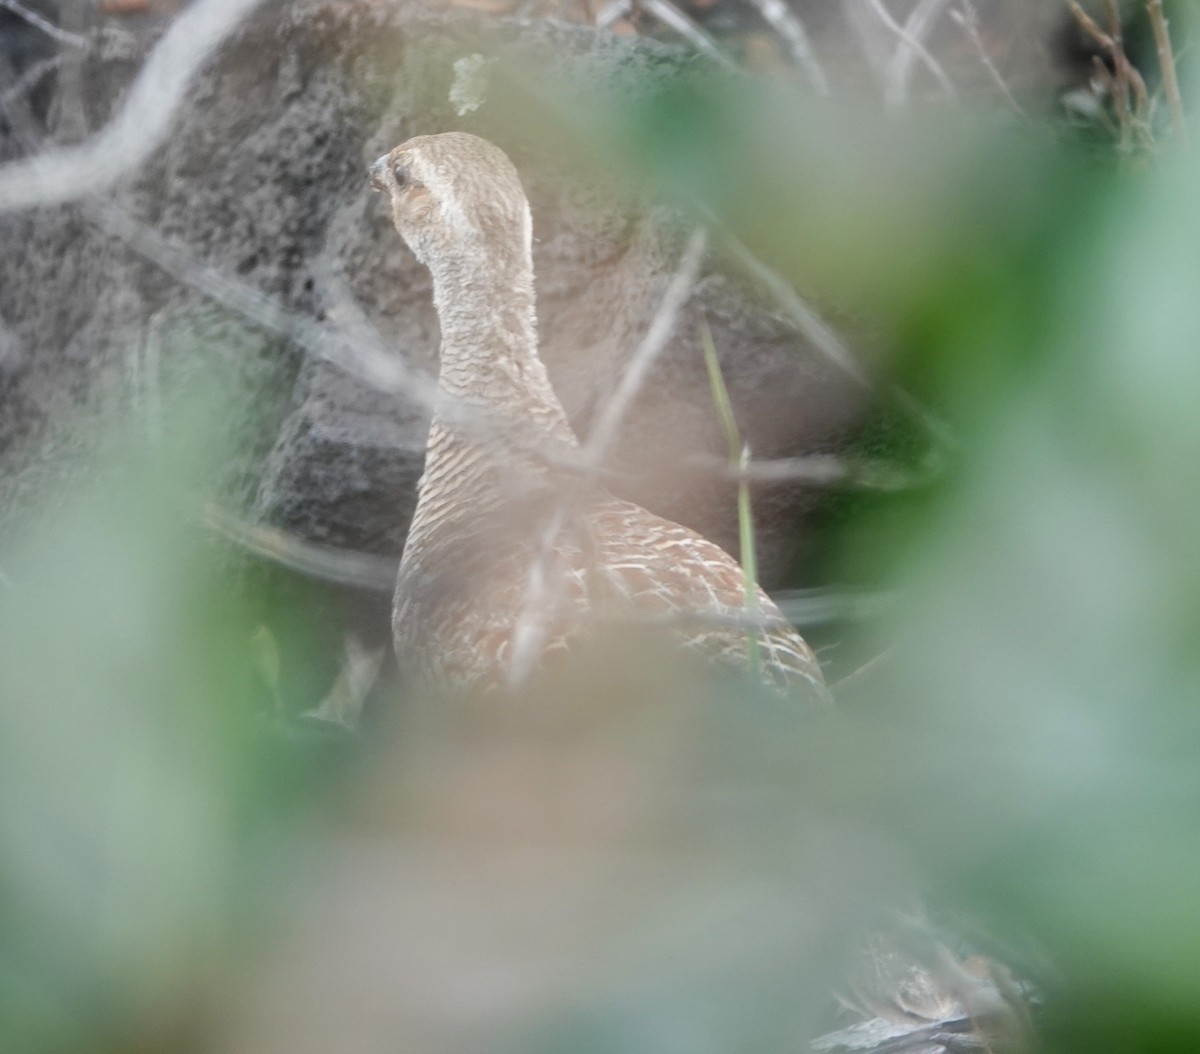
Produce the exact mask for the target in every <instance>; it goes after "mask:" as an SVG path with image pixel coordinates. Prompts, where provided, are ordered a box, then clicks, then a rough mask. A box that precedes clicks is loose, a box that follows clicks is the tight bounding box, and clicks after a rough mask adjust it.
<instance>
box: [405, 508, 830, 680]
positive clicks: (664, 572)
mask: <svg viewBox="0 0 1200 1054" xmlns="http://www.w3.org/2000/svg"><path fill="white" fill-rule="evenodd" d="M554 497H561V493H560V494H559V495H555V496H554ZM554 497H552V496H551V495H549V494H547V496H546V500H545V501H544V502H525V503H523V505H522V508H521V511H522V512H524V513H527V514H528V513H532V515H530V516H526V517H522V518H520V519H519V518H517V517H515V516H513V517H503V516H498V515H496V511H495V510H494V509H492V510H489V513H490V515H489V516H487V517H480V516H478V515H477V514H474V513H473V511H472V508H471V502H470V498H469V495H466V494H464V495H461V498H462V503H461V505H459V507H458V508H455V507H454V503H450V504H447V503H446V502H445V499H444V498H443V500H442V501H441V503H440V507H441V508H442V509H443V510H445V511H444V519H443V521H442V522H441V523H440V524H435V525H432V526H428V525H427V529H426V531H425V535H424V540H423V544H422V545H421V549H422V550H423V551H421V552H417V553H413V554H412V555H411V557H410V558H408V559H407V560H406V566H405V568H404V569H403V570H402V572H401V576H400V579H399V582H398V584H397V595H396V608H395V624H394V628H395V635H396V641H397V647H398V651H399V655H400V658H401V662H402V663H404V664H405V665H407V666H408V667H409V668H410V669H411V670H412V671H413V672H417V673H419V674H421V675H423V676H425V677H429V678H432V679H433V680H435V681H436V682H438V683H441V684H444V685H449V686H452V687H456V688H461V689H480V688H491V687H497V686H500V685H502V684H504V683H506V682H509V683H511V681H512V679H513V678H514V676H519V675H520V673H521V670H522V668H523V667H526V666H528V665H529V663H530V661H531V660H532V662H533V663H534V664H539V663H542V662H545V661H546V660H547V659H548V658H550V657H552V656H557V655H561V654H563V653H564V652H566V651H567V650H568V649H569V647H570V645H571V644H572V643H573V642H575V641H578V640H580V639H582V638H586V637H588V636H590V635H592V634H594V633H595V632H596V631H597V630H599V629H602V628H604V627H628V626H646V627H648V628H649V627H653V628H655V629H657V630H658V631H659V632H660V633H662V634H664V635H665V636H668V637H669V638H670V639H671V640H673V641H674V642H675V643H677V644H678V645H679V646H681V647H682V648H684V649H685V650H687V651H690V652H694V653H698V654H701V655H703V656H704V657H705V658H706V659H708V660H710V661H712V662H714V663H716V664H719V665H722V666H727V667H735V668H742V669H747V668H750V667H751V666H752V664H753V663H754V662H755V657H756V658H757V665H758V669H759V671H760V672H761V675H762V678H763V680H764V681H765V682H766V683H767V684H768V685H770V686H772V687H774V688H777V689H780V690H786V691H798V692H802V693H805V694H806V695H808V696H809V697H811V698H813V699H816V700H818V701H820V702H824V701H826V698H827V695H826V689H825V686H824V680H823V678H822V676H821V671H820V666H819V664H818V663H817V659H816V657H815V655H814V654H813V652H812V649H811V648H809V646H808V644H807V643H806V642H805V641H804V639H803V638H802V637H801V636H800V634H799V633H797V632H796V630H795V629H794V628H793V627H792V626H791V625H790V624H789V623H788V622H787V620H786V619H785V618H784V616H783V614H782V612H780V610H779V608H778V607H777V606H776V605H775V604H774V602H773V601H772V600H771V599H770V597H768V596H767V594H766V593H765V592H763V591H762V590H761V589H759V588H758V587H757V586H755V587H754V593H753V602H752V604H748V603H747V600H748V598H747V594H746V580H745V575H744V573H743V571H742V568H741V567H740V566H739V565H738V563H737V562H736V561H735V560H733V558H732V557H730V556H729V554H728V553H726V552H725V551H724V550H723V549H721V548H720V547H719V546H718V545H716V544H714V543H713V542H710V541H708V540H707V539H706V538H704V537H702V536H701V535H699V534H697V533H696V532H695V531H692V530H690V529H689V528H687V527H684V526H681V525H680V524H677V523H673V522H671V521H670V520H665V519H663V518H662V517H660V516H656V515H654V514H653V513H651V512H648V511H647V510H646V509H644V508H642V507H641V506H639V505H634V504H632V503H630V502H625V501H620V500H617V499H615V498H612V497H611V496H608V495H607V494H603V493H594V494H593V495H590V496H589V497H588V498H587V499H586V500H584V501H582V502H576V503H574V504H573V505H571V506H570V507H564V505H563V504H562V503H561V502H556V501H555V500H554ZM530 648H532V649H534V653H533V654H528V653H527V652H528V649H530ZM523 649H524V650H525V652H526V653H525V654H523Z"/></svg>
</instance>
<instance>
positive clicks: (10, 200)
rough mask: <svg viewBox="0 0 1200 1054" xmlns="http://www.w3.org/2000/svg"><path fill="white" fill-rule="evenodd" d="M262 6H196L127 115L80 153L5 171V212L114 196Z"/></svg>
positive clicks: (147, 70)
mask: <svg viewBox="0 0 1200 1054" xmlns="http://www.w3.org/2000/svg"><path fill="white" fill-rule="evenodd" d="M261 2H262V0H196V2H195V3H194V4H192V6H191V7H189V8H187V9H186V10H185V11H184V13H183V14H181V15H180V16H179V17H178V18H177V19H176V20H175V21H174V23H173V24H172V25H171V28H170V29H168V30H167V32H166V33H165V34H163V37H162V39H161V40H159V42H158V43H157V44H156V45H155V46H154V50H153V51H152V52H151V53H150V57H149V58H148V59H147V60H146V63H145V65H144V66H143V67H142V70H141V72H140V73H139V74H138V76H137V79H136V80H135V81H134V82H133V86H132V87H131V88H130V90H129V95H128V98H127V99H126V101H125V103H124V105H123V106H122V107H121V109H120V111H119V112H118V113H117V115H116V117H114V118H113V119H112V120H111V121H110V122H109V123H108V125H107V126H106V127H105V128H103V129H102V130H101V131H100V132H98V133H96V134H95V135H93V136H91V137H90V138H88V139H87V140H85V141H84V142H82V143H80V144H78V145H77V146H67V147H60V148H58V149H52V150H48V151H46V152H45V153H42V154H38V155H36V156H34V157H27V158H22V159H21V160H19V161H13V162H10V163H9V164H7V165H5V166H4V167H2V168H0V210H15V209H27V208H32V207H34V206H39V205H60V204H62V203H64V202H68V201H73V200H75V199H77V198H81V197H84V196H86V195H90V194H96V193H98V192H100V191H104V190H107V189H108V188H109V187H111V186H112V185H113V184H114V183H116V182H117V180H119V179H121V178H122V177H123V176H126V175H128V174H129V173H131V172H133V171H135V170H136V169H137V168H138V167H139V166H140V165H141V164H142V163H143V162H145V161H146V160H147V159H148V158H149V157H150V155H151V154H152V153H153V151H154V149H155V148H156V147H157V146H158V145H159V144H160V143H161V142H162V141H163V140H164V139H165V138H166V137H167V134H168V132H169V131H170V127H171V119H172V118H173V116H174V114H175V110H176V108H177V107H178V106H179V103H180V101H181V100H182V99H183V96H184V92H185V91H186V90H187V87H188V85H189V84H190V83H191V80H192V78H193V77H194V76H195V75H196V73H197V72H198V71H199V70H200V68H201V66H203V64H204V62H205V61H206V60H207V59H208V57H209V56H210V55H211V54H212V52H213V51H214V50H216V48H217V46H218V45H219V44H220V43H221V42H222V41H223V40H224V39H225V38H226V37H227V36H228V35H229V34H230V33H231V32H233V30H234V29H235V28H236V27H237V25H238V24H239V23H240V22H241V20H242V19H244V18H245V17H246V16H247V15H248V14H249V13H250V12H251V11H252V10H253V9H254V8H255V7H256V6H258V4H260V3H261Z"/></svg>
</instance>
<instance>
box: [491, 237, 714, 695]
mask: <svg viewBox="0 0 1200 1054" xmlns="http://www.w3.org/2000/svg"><path fill="white" fill-rule="evenodd" d="M707 245H708V236H707V234H706V232H705V230H704V228H703V227H697V228H696V230H695V231H693V232H692V236H691V238H689V239H688V243H687V245H686V246H685V248H684V250H683V254H682V255H681V257H680V261H679V266H678V267H677V268H676V270H675V274H674V275H673V276H672V277H671V281H670V282H669V283H668V284H667V289H666V292H664V294H663V297H662V300H660V301H659V305H658V308H657V310H656V311H655V313H654V318H653V319H652V320H651V323H650V327H649V329H647V331H646V335H645V336H644V337H643V338H642V342H641V343H640V344H639V345H638V347H637V349H636V350H635V351H634V353H633V355H631V356H630V358H629V362H628V363H627V365H626V367H625V372H624V373H623V374H622V375H621V380H620V381H619V382H618V384H617V387H616V389H615V390H614V391H613V393H612V395H611V396H610V397H609V399H608V401H607V402H606V403H605V405H604V408H603V410H601V412H600V416H599V418H598V419H597V421H596V425H595V427H594V428H593V429H592V433H591V435H590V436H589V437H588V441H587V443H586V444H585V445H584V447H583V462H584V464H588V465H592V466H594V467H595V468H596V469H597V470H598V469H599V467H600V465H601V464H602V462H603V461H604V458H605V456H606V455H607V454H608V452H609V450H610V449H611V447H612V444H613V441H614V440H615V439H616V436H617V431H618V430H619V428H620V426H621V422H622V421H623V420H624V418H625V414H626V412H627V411H628V409H629V407H630V405H631V404H632V403H633V400H634V399H635V398H637V395H638V392H640V391H641V390H642V385H643V384H644V383H645V381H646V378H647V376H649V373H650V370H651V368H652V367H653V365H654V363H655V362H656V361H657V360H658V357H659V356H660V355H661V354H662V352H663V349H664V348H665V347H666V346H667V341H669V340H670V339H671V335H672V334H673V333H674V332H675V325H676V322H677V321H678V318H679V312H680V311H681V310H682V308H683V305H684V304H685V303H686V302H687V299H688V297H689V296H691V293H692V287H693V286H694V285H695V284H696V277H697V275H698V274H699V272H700V265H701V263H702V262H703V260H704V251H705V249H706V247H707ZM590 483H591V480H590V479H588V478H586V477H581V478H580V479H579V480H577V482H576V486H574V487H565V488H563V490H562V492H561V494H560V501H559V503H558V507H557V508H556V509H555V512H554V515H553V516H551V517H550V519H549V520H548V521H547V523H546V525H545V527H544V529H543V531H542V533H541V535H540V536H539V538H538V544H537V547H536V551H535V553H534V557H533V560H532V561H531V562H530V566H529V575H528V580H527V582H526V586H525V599H524V602H523V603H522V606H521V614H520V615H519V616H518V618H517V622H516V624H515V626H514V628H513V634H512V653H511V661H510V663H509V669H508V683H509V686H510V687H516V686H517V685H520V684H522V683H524V681H525V680H526V678H528V677H529V675H530V674H531V673H532V672H533V670H534V669H535V667H536V666H537V663H538V660H539V658H540V656H541V654H542V651H543V649H544V647H545V644H546V636H547V633H548V631H549V626H550V623H551V621H552V619H553V617H554V614H555V612H556V611H557V609H558V605H559V602H560V600H561V595H562V590H561V589H559V588H556V587H557V586H561V585H562V584H563V582H564V575H565V568H564V567H563V566H562V558H561V555H559V556H558V557H557V558H556V553H557V552H558V550H559V549H560V548H561V546H560V545H559V540H560V537H561V534H562V531H563V528H564V527H565V526H566V523H567V513H568V510H569V509H570V507H571V506H572V505H573V504H574V502H575V501H576V499H577V498H578V497H579V496H580V495H581V494H582V493H583V492H584V491H585V490H586V489H587V487H588V486H589V485H590Z"/></svg>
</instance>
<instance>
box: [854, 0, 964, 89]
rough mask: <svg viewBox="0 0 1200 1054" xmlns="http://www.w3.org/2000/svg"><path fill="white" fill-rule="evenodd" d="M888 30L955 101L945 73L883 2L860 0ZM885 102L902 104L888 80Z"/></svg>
mask: <svg viewBox="0 0 1200 1054" xmlns="http://www.w3.org/2000/svg"><path fill="white" fill-rule="evenodd" d="M860 2H861V3H862V4H864V5H865V6H866V7H867V8H868V9H869V10H871V11H872V12H873V13H874V14H875V16H876V17H877V18H878V19H879V21H881V22H882V23H883V24H884V25H885V26H887V28H888V29H890V30H891V31H892V32H893V33H895V34H896V36H897V37H899V38H900V40H901V42H902V43H903V44H904V45H905V46H906V47H908V48H911V49H912V51H913V52H914V54H916V56H917V57H918V58H919V59H920V60H921V62H922V63H924V65H925V67H926V68H927V69H928V70H929V72H930V73H932V74H933V76H934V78H935V79H936V80H937V82H938V83H939V84H940V85H941V86H942V90H943V91H944V92H945V93H946V95H947V97H948V98H951V99H957V98H958V92H956V91H955V90H954V85H953V84H952V83H951V82H950V78H949V77H947V76H946V71H945V70H944V69H942V67H941V64H940V63H939V62H938V60H937V59H935V58H934V57H933V56H932V55H931V54H929V51H928V49H927V48H926V47H925V45H924V44H923V43H921V41H920V40H919V39H917V38H916V37H914V36H913V35H912V33H911V32H909V30H908V28H907V27H906V26H902V25H900V23H899V22H897V21H896V20H895V19H894V18H893V17H892V13H891V12H890V11H889V10H888V9H887V6H886V5H885V4H884V2H883V0H860ZM884 99H885V101H886V102H887V103H888V104H889V105H892V106H898V105H900V103H902V102H903V101H904V100H903V96H897V95H896V86H895V83H894V82H893V81H892V80H891V79H890V78H889V79H888V81H887V82H886V83H885V91H884Z"/></svg>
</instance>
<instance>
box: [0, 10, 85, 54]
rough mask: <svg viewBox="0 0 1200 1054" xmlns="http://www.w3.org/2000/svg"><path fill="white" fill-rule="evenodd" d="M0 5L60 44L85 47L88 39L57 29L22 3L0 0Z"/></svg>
mask: <svg viewBox="0 0 1200 1054" xmlns="http://www.w3.org/2000/svg"><path fill="white" fill-rule="evenodd" d="M0 7H3V8H7V9H8V10H9V11H11V12H12V13H13V14H14V15H16V16H17V17H18V18H23V19H24V20H25V21H26V22H28V23H29V24H30V25H31V26H34V27H35V28H37V29H40V30H41V31H42V32H43V33H45V34H46V36H48V37H51V38H52V39H54V40H57V41H58V42H59V43H60V44H66V45H67V46H69V47H72V48H86V47H88V41H87V38H86V37H81V36H79V35H78V34H77V33H68V32H67V31H66V30H65V29H59V27H58V26H56V25H55V24H54V23H53V22H50V21H47V20H46V19H45V18H43V17H42V16H41V15H39V14H38V13H37V12H36V11H30V10H29V8H27V7H26V6H25V5H24V4H21V3H18V2H17V0H0Z"/></svg>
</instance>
